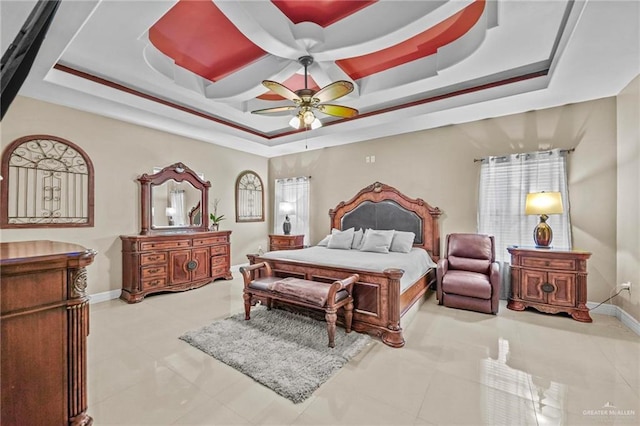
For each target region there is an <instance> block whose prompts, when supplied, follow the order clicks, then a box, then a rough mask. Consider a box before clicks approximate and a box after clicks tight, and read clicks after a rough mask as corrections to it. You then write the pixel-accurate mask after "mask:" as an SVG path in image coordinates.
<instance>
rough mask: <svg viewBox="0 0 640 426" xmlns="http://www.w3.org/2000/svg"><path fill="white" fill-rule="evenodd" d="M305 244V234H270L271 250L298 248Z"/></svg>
mask: <svg viewBox="0 0 640 426" xmlns="http://www.w3.org/2000/svg"><path fill="white" fill-rule="evenodd" d="M303 245H304V235H276V234H271V235H269V251H276V250H297V249H301V248H302V247H303Z"/></svg>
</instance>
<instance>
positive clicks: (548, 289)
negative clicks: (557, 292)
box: [541, 283, 554, 293]
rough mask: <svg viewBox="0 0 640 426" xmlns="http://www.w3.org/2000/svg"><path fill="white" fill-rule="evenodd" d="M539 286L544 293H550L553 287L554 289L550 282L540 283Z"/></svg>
mask: <svg viewBox="0 0 640 426" xmlns="http://www.w3.org/2000/svg"><path fill="white" fill-rule="evenodd" d="M541 288H542V291H543V292H545V293H551V292H553V289H554V287H553V284H550V283H544V284H542V287H541Z"/></svg>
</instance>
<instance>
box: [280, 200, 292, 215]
mask: <svg viewBox="0 0 640 426" xmlns="http://www.w3.org/2000/svg"><path fill="white" fill-rule="evenodd" d="M278 210H279V211H280V213H283V214H290V213H293V210H294V205H293V203H290V202H288V201H282V202H280V204H279V205H278Z"/></svg>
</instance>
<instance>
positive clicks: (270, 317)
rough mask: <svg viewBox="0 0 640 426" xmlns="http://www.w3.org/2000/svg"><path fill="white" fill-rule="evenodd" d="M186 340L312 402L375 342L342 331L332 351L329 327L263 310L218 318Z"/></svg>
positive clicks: (290, 395) (338, 329) (287, 395)
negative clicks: (333, 377) (315, 394)
mask: <svg viewBox="0 0 640 426" xmlns="http://www.w3.org/2000/svg"><path fill="white" fill-rule="evenodd" d="M180 339H182V340H184V341H185V342H187V343H189V344H191V345H192V346H194V347H196V348H198V349H200V350H201V351H203V352H205V353H207V354H209V355H211V356H212V357H214V358H216V359H218V360H220V361H222V362H224V363H225V364H228V365H230V366H231V367H233V368H235V369H236V370H238V371H240V372H242V373H244V374H246V375H247V376H249V377H251V378H253V379H254V380H256V381H257V382H259V383H261V384H263V385H265V386H267V387H268V388H270V389H272V390H274V391H275V392H277V393H278V394H280V395H282V396H283V397H285V398H288V399H290V400H291V401H293V402H294V403H296V404H297V403H300V402H302V401H304V400H305V399H307V398H308V397H309V396H311V394H312V393H313V392H314V391H315V390H316V389H318V388H319V387H320V385H322V384H323V383H324V382H325V381H326V380H327V379H328V378H329V377H331V375H332V374H333V373H334V372H336V371H337V370H339V369H340V367H342V366H343V365H344V364H346V363H347V362H348V361H349V360H350V359H351V358H353V357H354V356H356V355H357V354H358V352H360V351H361V350H362V349H363V348H364V347H365V346H366V345H367V344H368V343H369V342H370V341H371V338H370V337H369V336H368V335H366V334H360V333H356V332H355V331H352V332H351V333H349V334H347V333H346V332H345V330H344V328H342V327H340V326H338V327H336V339H335V344H336V347H335V348H329V347H328V346H327V344H328V337H327V324H326V322H324V321H318V320H315V319H312V318H308V317H306V316H303V315H300V314H295V313H291V312H287V311H283V310H279V309H272V310H270V311H267V309H266V308H265V307H263V306H256V307H254V308H252V309H251V319H250V320H249V321H245V319H244V312H243V313H240V314H236V315H233V316H231V317H229V318H226V319H223V320H218V321H215V322H213V323H212V324H210V325H207V326H204V327H202V328H200V329H198V330H193V331H189V332H187V333H185V334H183V335H182V336H180Z"/></svg>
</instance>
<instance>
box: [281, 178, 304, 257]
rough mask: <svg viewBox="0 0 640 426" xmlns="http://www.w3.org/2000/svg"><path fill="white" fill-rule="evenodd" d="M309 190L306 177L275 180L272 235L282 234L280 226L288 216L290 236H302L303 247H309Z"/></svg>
mask: <svg viewBox="0 0 640 426" xmlns="http://www.w3.org/2000/svg"><path fill="white" fill-rule="evenodd" d="M309 188H310V178H309V177H307V176H301V177H294V178H286V179H276V184H275V197H274V209H275V212H274V215H273V217H274V218H275V220H274V222H273V232H274V234H282V233H283V229H282V224H283V222H284V221H285V216H287V215H288V216H289V220H290V221H291V235H301V234H304V245H309ZM285 206H286V208H285Z"/></svg>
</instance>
